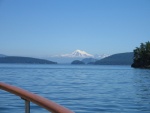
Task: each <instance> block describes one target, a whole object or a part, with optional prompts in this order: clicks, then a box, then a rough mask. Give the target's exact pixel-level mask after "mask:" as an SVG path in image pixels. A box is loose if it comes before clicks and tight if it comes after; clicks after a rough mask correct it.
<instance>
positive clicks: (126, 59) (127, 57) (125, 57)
mask: <svg viewBox="0 0 150 113" xmlns="http://www.w3.org/2000/svg"><path fill="white" fill-rule="evenodd" d="M73 61H75V62H73ZM57 62H58V63H69V64H70V63H71V62H73V64H76V63H77V64H79V63H80V64H82V62H83V64H95V65H131V64H132V63H133V52H128V53H119V54H114V55H111V56H106V55H105V57H104V58H103V57H101V58H100V57H95V56H94V55H91V54H89V53H87V52H85V51H81V50H76V51H74V52H72V53H71V54H65V55H61V56H55V57H51V58H49V60H44V59H38V58H31V57H18V56H6V55H3V54H0V63H30V64H56V63H57Z"/></svg>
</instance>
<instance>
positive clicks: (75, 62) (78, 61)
mask: <svg viewBox="0 0 150 113" xmlns="http://www.w3.org/2000/svg"><path fill="white" fill-rule="evenodd" d="M71 64H85V63H84V62H82V61H80V60H74V61H73V62H71Z"/></svg>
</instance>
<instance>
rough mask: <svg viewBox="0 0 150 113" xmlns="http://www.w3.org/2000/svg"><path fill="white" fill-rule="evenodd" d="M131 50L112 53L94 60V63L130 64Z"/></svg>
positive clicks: (131, 58) (131, 59) (131, 61)
mask: <svg viewBox="0 0 150 113" xmlns="http://www.w3.org/2000/svg"><path fill="white" fill-rule="evenodd" d="M132 63H133V52H128V53H119V54H114V55H111V56H109V57H106V58H104V59H101V60H98V61H96V62H95V64H96V65H131V64H132Z"/></svg>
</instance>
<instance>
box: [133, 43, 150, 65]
mask: <svg viewBox="0 0 150 113" xmlns="http://www.w3.org/2000/svg"><path fill="white" fill-rule="evenodd" d="M131 66H132V67H135V68H150V42H149V41H148V42H146V43H145V44H144V43H141V45H140V47H136V49H134V63H133V64H132V65H131Z"/></svg>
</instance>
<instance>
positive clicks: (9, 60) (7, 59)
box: [0, 56, 57, 64]
mask: <svg viewBox="0 0 150 113" xmlns="http://www.w3.org/2000/svg"><path fill="white" fill-rule="evenodd" d="M0 63H17V64H20V63H22V64H57V62H52V61H48V60H44V59H38V58H31V57H18V56H5V57H0Z"/></svg>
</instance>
